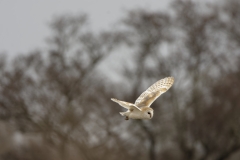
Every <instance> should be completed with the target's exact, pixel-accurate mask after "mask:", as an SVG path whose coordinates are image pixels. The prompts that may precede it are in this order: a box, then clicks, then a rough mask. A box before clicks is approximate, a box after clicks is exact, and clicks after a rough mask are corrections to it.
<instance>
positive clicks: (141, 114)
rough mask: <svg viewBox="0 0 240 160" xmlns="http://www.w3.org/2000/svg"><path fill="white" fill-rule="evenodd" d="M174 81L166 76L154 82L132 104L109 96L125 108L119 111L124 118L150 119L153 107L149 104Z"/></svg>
mask: <svg viewBox="0 0 240 160" xmlns="http://www.w3.org/2000/svg"><path fill="white" fill-rule="evenodd" d="M173 83H174V78H173V77H166V78H164V79H161V80H159V81H157V82H156V83H154V84H153V85H152V86H150V87H149V88H148V89H147V90H146V91H145V92H143V93H142V94H141V95H140V96H139V97H138V99H137V100H136V101H135V103H134V104H132V103H129V102H125V101H120V100H117V99H115V98H111V100H112V101H114V102H116V103H118V104H119V105H120V106H122V107H124V108H126V109H127V111H126V112H120V114H121V115H122V116H125V117H126V120H128V119H129V118H130V119H152V117H153V109H152V108H150V105H151V104H152V103H153V102H154V101H155V100H156V99H157V98H158V97H159V96H160V95H161V94H163V93H165V92H166V91H167V90H168V89H169V88H170V87H171V86H172V85H173Z"/></svg>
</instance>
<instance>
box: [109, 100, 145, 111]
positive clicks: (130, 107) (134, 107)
mask: <svg viewBox="0 0 240 160" xmlns="http://www.w3.org/2000/svg"><path fill="white" fill-rule="evenodd" d="M111 100H112V101H113V102H116V103H118V104H119V105H120V106H122V107H124V108H126V109H129V110H135V109H137V110H139V111H141V109H140V108H138V107H137V106H136V105H135V104H132V103H129V102H124V101H120V100H117V99H115V98H111Z"/></svg>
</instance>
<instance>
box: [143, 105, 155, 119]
mask: <svg viewBox="0 0 240 160" xmlns="http://www.w3.org/2000/svg"><path fill="white" fill-rule="evenodd" d="M142 112H143V117H144V118H145V119H152V117H153V109H152V108H149V107H147V108H143V110H142Z"/></svg>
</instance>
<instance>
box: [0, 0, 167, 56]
mask: <svg viewBox="0 0 240 160" xmlns="http://www.w3.org/2000/svg"><path fill="white" fill-rule="evenodd" d="M169 1H170V0H121V1H120V0H118V1H117V0H37V1H34V0H0V53H3V52H4V53H8V54H11V55H16V54H20V53H27V52H29V51H32V50H34V49H36V48H42V47H44V45H45V39H46V37H48V36H49V35H50V30H49V27H48V24H49V22H50V21H51V20H52V19H53V17H54V16H57V15H63V14H65V13H72V14H78V13H86V14H87V15H88V16H89V18H90V23H91V26H92V28H93V29H94V30H101V29H106V28H108V27H109V26H111V24H113V23H114V22H116V21H117V20H118V19H120V18H121V17H123V16H124V15H125V11H126V10H130V9H136V8H146V9H150V10H157V9H159V10H164V9H166V7H167V6H168V2H169Z"/></svg>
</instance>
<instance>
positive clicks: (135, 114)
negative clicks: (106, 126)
mask: <svg viewBox="0 0 240 160" xmlns="http://www.w3.org/2000/svg"><path fill="white" fill-rule="evenodd" d="M120 114H121V115H122V116H126V117H128V118H130V119H151V118H152V117H153V109H152V108H147V109H145V110H143V111H140V110H135V111H134V110H133V111H132V110H128V111H126V112H120Z"/></svg>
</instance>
